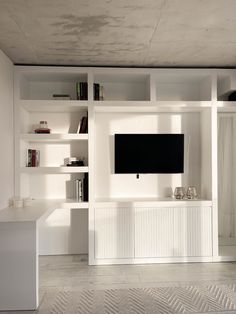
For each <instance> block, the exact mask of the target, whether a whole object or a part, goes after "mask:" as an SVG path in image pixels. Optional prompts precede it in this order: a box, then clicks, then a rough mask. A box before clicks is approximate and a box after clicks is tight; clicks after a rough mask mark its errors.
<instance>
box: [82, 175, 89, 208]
mask: <svg viewBox="0 0 236 314" xmlns="http://www.w3.org/2000/svg"><path fill="white" fill-rule="evenodd" d="M83 201H84V202H88V173H85V174H84V179H83Z"/></svg>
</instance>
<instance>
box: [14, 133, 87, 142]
mask: <svg viewBox="0 0 236 314" xmlns="http://www.w3.org/2000/svg"><path fill="white" fill-rule="evenodd" d="M20 139H22V140H25V141H28V142H65V141H87V140H88V134H21V135H20Z"/></svg>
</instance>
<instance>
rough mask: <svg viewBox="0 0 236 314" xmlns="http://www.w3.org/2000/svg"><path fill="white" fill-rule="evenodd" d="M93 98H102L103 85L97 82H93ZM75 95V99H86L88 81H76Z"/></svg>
mask: <svg viewBox="0 0 236 314" xmlns="http://www.w3.org/2000/svg"><path fill="white" fill-rule="evenodd" d="M93 94H94V100H104V87H103V86H102V85H100V84H99V83H94V84H93ZM76 97H77V100H88V83H87V82H77V83H76Z"/></svg>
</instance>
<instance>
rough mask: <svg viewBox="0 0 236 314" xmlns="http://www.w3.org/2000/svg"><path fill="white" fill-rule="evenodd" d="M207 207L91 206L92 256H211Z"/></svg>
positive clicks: (210, 210)
mask: <svg viewBox="0 0 236 314" xmlns="http://www.w3.org/2000/svg"><path fill="white" fill-rule="evenodd" d="M211 212H212V208H211V206H189V207H187V206H186V207H145V208H144V207H142V208H132V207H129V208H128V207H127V208H120V207H117V208H114V207H113V208H112V207H104V208H96V209H95V258H97V259H105V258H112V259H122V258H126V259H130V258H135V259H138V258H163V257H167V258H168V257H170V258H171V257H172V258H174V257H204V256H205V257H207V256H212V222H211V221H212V220H211V215H212V214H211Z"/></svg>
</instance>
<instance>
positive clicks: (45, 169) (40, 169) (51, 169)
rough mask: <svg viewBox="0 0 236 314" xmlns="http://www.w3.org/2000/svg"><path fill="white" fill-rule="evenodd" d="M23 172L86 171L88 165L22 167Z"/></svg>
mask: <svg viewBox="0 0 236 314" xmlns="http://www.w3.org/2000/svg"><path fill="white" fill-rule="evenodd" d="M21 172H23V173H30V174H40V173H41V174H54V173H55V174H57V173H86V172H88V167H85V166H84V167H22V168H21Z"/></svg>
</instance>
